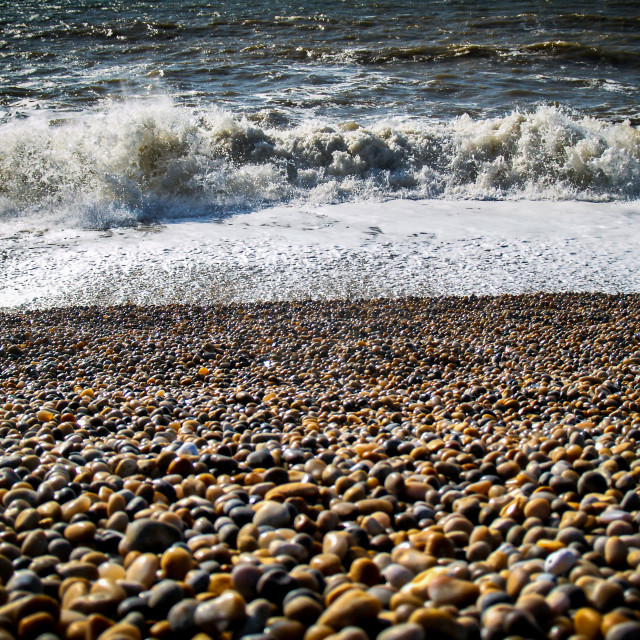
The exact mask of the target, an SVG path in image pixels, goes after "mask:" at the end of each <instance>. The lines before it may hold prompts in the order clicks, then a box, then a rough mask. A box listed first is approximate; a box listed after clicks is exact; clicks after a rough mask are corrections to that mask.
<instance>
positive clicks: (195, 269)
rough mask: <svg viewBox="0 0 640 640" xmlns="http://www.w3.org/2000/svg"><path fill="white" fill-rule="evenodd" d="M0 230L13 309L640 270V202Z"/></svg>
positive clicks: (604, 287) (607, 285) (467, 205)
mask: <svg viewBox="0 0 640 640" xmlns="http://www.w3.org/2000/svg"><path fill="white" fill-rule="evenodd" d="M42 225H43V226H44V225H45V223H44V222H43V223H42ZM0 231H1V232H2V233H1V238H0V253H1V257H2V263H1V264H2V268H3V278H2V280H0V300H1V301H2V304H3V305H4V308H10V307H23V308H37V307H54V306H67V305H73V304H80V305H92V304H99V305H109V304H124V303H133V304H141V305H145V304H170V303H173V302H188V303H193V304H209V303H219V302H225V303H226V302H243V301H247V302H249V301H258V300H287V299H291V300H295V299H305V298H310V297H311V298H314V299H346V298H349V297H356V296H357V297H362V298H377V297H390V296H393V297H404V296H434V295H435V296H437V295H471V294H474V293H475V294H479V293H489V294H496V295H499V294H503V293H531V292H534V291H571V290H578V291H604V292H607V293H618V292H622V293H628V292H633V291H637V290H638V279H637V277H636V274H637V273H640V257H639V256H638V253H637V241H638V239H639V238H640V203H638V202H630V203H617V204H597V203H581V202H528V201H516V202H508V201H500V202H474V201H450V202H447V201H434V200H424V201H403V200H393V201H388V202H383V203H350V204H343V205H334V206H325V207H317V208H308V209H299V208H296V207H276V208H272V209H265V210H262V211H256V212H253V213H248V214H241V215H235V216H231V217H229V218H223V219H221V220H220V221H218V222H204V221H201V222H195V221H190V222H177V221H174V222H171V223H167V224H165V225H158V226H154V227H141V228H128V229H127V228H123V229H109V230H105V231H89V230H79V229H75V230H73V229H71V230H69V229H58V228H56V227H51V228H50V229H46V228H42V229H41V230H40V231H38V230H37V229H33V228H32V229H31V230H30V231H25V232H24V233H22V232H18V233H16V229H15V226H14V227H13V230H12V231H11V230H9V229H8V228H6V225H5V227H3V228H1V229H0Z"/></svg>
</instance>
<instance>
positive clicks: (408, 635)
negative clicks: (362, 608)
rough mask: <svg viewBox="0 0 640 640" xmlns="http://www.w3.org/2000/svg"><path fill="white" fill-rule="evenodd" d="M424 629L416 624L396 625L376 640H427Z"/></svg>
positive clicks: (382, 632)
mask: <svg viewBox="0 0 640 640" xmlns="http://www.w3.org/2000/svg"><path fill="white" fill-rule="evenodd" d="M425 638H426V636H425V630H424V628H423V627H422V626H421V625H419V624H417V623H415V622H403V623H402V624H395V625H393V626H392V627H389V628H388V629H385V630H384V631H381V632H380V633H379V634H378V635H377V637H376V640H425Z"/></svg>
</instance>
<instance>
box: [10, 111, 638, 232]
mask: <svg viewBox="0 0 640 640" xmlns="http://www.w3.org/2000/svg"><path fill="white" fill-rule="evenodd" d="M0 135H1V136H2V140H3V144H2V146H1V147H0V219H2V220H5V221H7V220H9V219H14V218H15V219H23V220H27V219H28V220H47V221H48V222H49V223H55V222H57V223H59V224H64V225H70V226H83V227H87V226H88V227H110V226H120V225H132V224H137V223H139V222H148V221H157V220H166V219H172V218H184V217H194V216H197V217H202V216H205V217H206V216H208V217H219V216H224V215H227V214H230V213H233V212H237V211H243V210H248V209H255V208H259V207H263V206H268V205H272V204H279V203H294V204H298V205H302V204H325V203H335V202H341V201H349V200H366V199H377V200H380V199H388V198H395V197H403V198H446V199H525V198H526V199H538V200H539V199H550V200H576V199H577V200H594V201H617V200H632V199H637V198H638V197H640V130H639V129H638V128H637V127H634V126H633V125H631V124H629V123H610V122H605V121H601V120H596V119H594V118H590V117H583V116H580V115H578V114H575V113H571V112H568V111H565V110H562V109H558V108H554V107H540V108H538V109H537V110H536V111H532V112H523V113H521V112H512V113H510V114H508V115H506V116H504V117H501V118H491V119H472V118H471V117H468V116H463V117H459V118H455V119H452V120H450V121H447V122H433V121H426V120H414V119H393V120H387V121H380V122H378V123H375V124H372V125H370V126H360V125H358V124H357V123H354V122H348V123H344V122H343V123H336V122H323V121H318V120H309V121H305V122H302V123H295V124H294V123H290V122H288V121H287V120H286V118H284V117H281V116H280V115H279V114H277V113H266V114H265V113H263V114H258V115H253V116H247V115H243V114H234V113H231V112H226V111H221V110H217V109H209V110H202V109H200V110H196V109H190V108H187V107H182V106H176V105H175V104H173V103H171V102H170V101H169V100H166V101H156V102H154V103H148V102H140V103H129V104H123V105H120V106H117V107H111V108H109V109H108V110H105V111H102V112H91V113H82V114H67V115H62V114H58V115H57V117H56V118H52V117H51V115H49V116H48V117H46V116H43V115H34V116H31V117H29V118H27V119H23V120H14V121H12V122H9V123H6V124H4V125H2V126H1V127H0Z"/></svg>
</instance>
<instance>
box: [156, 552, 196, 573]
mask: <svg viewBox="0 0 640 640" xmlns="http://www.w3.org/2000/svg"><path fill="white" fill-rule="evenodd" d="M193 566H194V564H193V556H192V555H191V553H190V552H189V551H188V550H187V549H184V548H183V547H170V548H169V549H167V550H166V551H165V552H164V553H163V554H162V558H161V560H160V568H161V569H162V570H163V571H164V572H165V574H166V575H167V578H171V579H172V580H182V579H183V578H184V577H185V576H186V575H187V573H189V571H191V569H193Z"/></svg>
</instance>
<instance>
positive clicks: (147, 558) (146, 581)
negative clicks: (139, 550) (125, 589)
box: [125, 553, 160, 589]
mask: <svg viewBox="0 0 640 640" xmlns="http://www.w3.org/2000/svg"><path fill="white" fill-rule="evenodd" d="M159 566H160V563H159V562H158V558H157V556H156V555H155V554H153V553H143V554H142V555H140V556H138V557H137V558H136V559H135V560H134V561H133V562H132V563H131V564H130V565H129V567H128V568H127V572H126V574H125V578H126V580H127V581H129V582H137V583H139V584H141V585H142V586H143V588H144V589H150V588H151V585H153V583H154V582H155V579H156V571H157V570H158V568H159Z"/></svg>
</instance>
